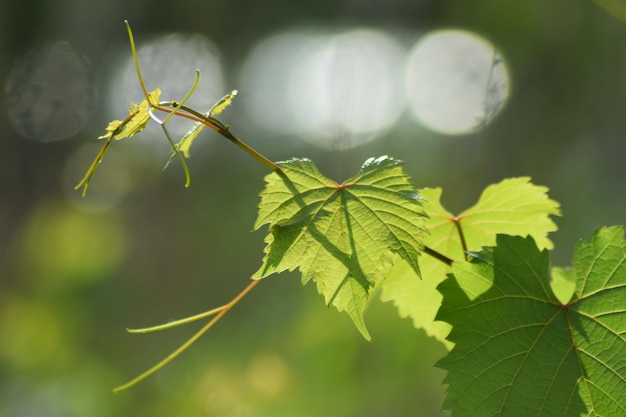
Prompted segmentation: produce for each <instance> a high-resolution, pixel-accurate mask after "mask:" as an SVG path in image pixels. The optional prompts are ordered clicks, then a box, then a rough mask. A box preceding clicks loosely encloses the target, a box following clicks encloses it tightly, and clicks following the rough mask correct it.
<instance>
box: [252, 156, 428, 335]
mask: <svg viewBox="0 0 626 417" xmlns="http://www.w3.org/2000/svg"><path fill="white" fill-rule="evenodd" d="M401 164H402V163H401V162H400V161H398V160H396V159H392V158H389V157H380V158H376V159H374V158H371V159H368V160H367V161H366V162H365V163H364V164H363V166H362V167H361V170H360V171H359V173H358V174H357V175H356V176H355V177H353V178H351V179H350V180H348V181H346V182H344V183H342V184H337V183H335V182H334V181H332V180H330V179H328V178H326V177H324V176H323V175H322V174H321V173H320V172H319V171H318V170H317V168H316V167H315V165H314V164H313V163H312V162H311V161H310V160H308V159H294V160H291V161H287V162H281V163H278V165H279V166H280V168H281V171H278V172H274V173H272V174H269V175H268V176H266V178H265V180H266V182H267V185H266V188H265V190H264V191H263V192H262V193H261V203H260V205H259V215H258V218H257V221H256V224H255V230H256V229H259V228H260V227H262V226H263V225H265V224H269V225H270V233H269V234H268V235H267V237H266V239H265V242H266V243H267V246H266V248H265V253H266V255H265V257H264V260H263V265H262V266H261V268H260V269H259V270H258V271H257V272H256V273H255V274H254V276H253V278H254V279H260V278H264V277H266V276H268V275H270V274H273V273H278V272H282V271H285V270H294V269H296V268H298V269H299V270H300V272H301V273H302V283H303V285H304V284H306V283H307V282H308V281H309V280H310V279H313V281H314V282H315V283H316V284H317V289H318V292H319V293H320V294H322V295H323V296H324V298H325V301H326V304H327V305H332V306H335V307H336V308H337V310H339V311H346V312H347V314H348V315H349V316H350V318H351V319H352V321H353V322H354V324H355V326H356V327H357V329H358V330H359V331H360V332H361V334H362V335H363V336H364V337H365V338H366V339H368V340H370V339H371V337H370V335H369V332H368V331H367V328H366V326H365V323H364V320H363V311H364V309H365V307H366V305H367V302H368V301H369V298H370V296H371V293H372V290H373V289H374V288H375V287H376V285H377V284H378V283H379V282H381V281H382V280H383V278H384V277H385V275H386V274H385V273H386V271H387V270H388V269H389V267H390V266H391V264H390V260H391V257H390V254H391V253H397V254H398V256H399V257H400V258H401V259H403V260H404V261H406V263H407V264H408V265H410V267H411V269H412V270H413V272H414V273H415V274H419V266H418V256H419V254H420V251H421V247H422V243H421V242H422V237H423V235H424V234H425V233H426V230H425V229H424V227H423V223H424V218H425V214H424V211H423V209H422V204H421V200H420V198H419V196H418V194H417V193H416V192H415V190H414V188H413V187H412V186H411V184H410V183H409V181H408V177H407V176H406V174H405V173H404V172H403V171H402V168H401Z"/></svg>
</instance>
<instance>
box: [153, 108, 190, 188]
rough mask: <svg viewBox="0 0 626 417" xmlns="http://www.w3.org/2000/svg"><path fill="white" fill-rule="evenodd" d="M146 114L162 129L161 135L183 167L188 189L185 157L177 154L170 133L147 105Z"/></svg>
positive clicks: (188, 181)
mask: <svg viewBox="0 0 626 417" xmlns="http://www.w3.org/2000/svg"><path fill="white" fill-rule="evenodd" d="M174 113H175V112H174ZM174 113H172V114H174ZM148 114H149V115H150V118H151V119H152V120H154V121H155V122H157V123H158V124H160V125H161V129H163V133H165V137H166V138H167V140H168V142H169V143H170V146H171V147H172V149H173V151H174V152H175V153H176V156H177V157H178V160H179V161H180V164H181V165H182V166H183V171H185V187H189V185H190V184H191V175H190V174H189V168H188V167H187V162H185V157H184V156H183V155H182V154H181V153H180V152H179V150H178V148H177V147H176V144H175V143H174V141H173V140H172V137H171V136H170V132H169V131H168V130H167V128H166V127H165V123H164V122H163V121H161V119H159V118H158V117H157V116H156V115H155V114H154V112H153V111H152V105H151V104H148Z"/></svg>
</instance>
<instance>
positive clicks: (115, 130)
mask: <svg viewBox="0 0 626 417" xmlns="http://www.w3.org/2000/svg"><path fill="white" fill-rule="evenodd" d="M148 97H149V98H150V101H148V99H146V100H143V101H142V102H141V103H139V104H135V103H131V105H130V109H129V111H128V117H127V118H126V119H125V120H123V121H122V120H113V121H112V122H110V123H109V125H108V126H107V127H106V133H105V134H104V135H102V136H100V137H99V138H98V139H108V138H112V137H114V138H115V139H117V140H119V139H125V138H129V137H131V136H134V135H136V134H137V133H139V132H141V131H142V130H143V129H144V128H145V127H146V125H147V124H148V121H150V114H149V111H148V110H149V107H150V105H151V104H157V103H158V102H159V98H160V97H161V90H160V89H158V88H157V89H155V90H154V91H153V92H151V93H150V94H148Z"/></svg>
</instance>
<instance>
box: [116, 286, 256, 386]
mask: <svg viewBox="0 0 626 417" xmlns="http://www.w3.org/2000/svg"><path fill="white" fill-rule="evenodd" d="M259 282H261V281H259V280H254V281H252V282H251V283H250V285H248V286H247V287H246V288H245V289H244V290H243V291H242V292H240V293H239V295H237V296H236V297H235V298H233V299H232V301H231V302H230V303H228V304H226V305H225V306H223V307H220V308H221V310H220V311H219V313H217V315H216V316H215V317H213V319H212V320H211V321H209V322H208V323H207V324H206V325H205V326H204V327H203V328H202V329H200V330H199V331H198V332H196V334H194V335H193V336H191V337H190V338H189V339H188V340H187V341H186V342H185V343H183V344H182V345H181V346H180V347H179V348H178V349H176V350H175V351H174V352H172V353H170V354H169V355H168V356H167V357H166V358H165V359H163V360H162V361H160V362H159V363H157V364H156V365H154V366H153V367H152V368H150V369H148V370H147V371H146V372H144V373H143V374H141V375H139V376H138V377H136V378H134V379H133V380H131V381H129V382H127V383H126V384H124V385H120V386H119V387H117V388H114V389H113V392H114V393H115V394H118V393H120V392H121V391H124V390H126V389H128V388H130V387H132V386H134V385H136V384H138V383H139V382H141V381H143V380H144V379H146V378H147V377H149V376H150V375H152V374H153V373H155V372H157V371H158V370H159V369H161V368H163V367H164V366H165V365H167V364H168V363H169V362H171V361H172V360H174V359H175V358H176V357H177V356H178V355H180V354H181V353H182V352H184V351H185V349H187V348H188V347H189V346H191V345H192V344H193V343H194V342H195V341H196V340H198V339H199V338H200V337H201V336H202V335H203V334H205V333H206V332H207V331H208V330H209V329H210V328H211V327H213V326H214V325H215V323H217V322H218V321H219V320H220V319H221V318H222V317H224V315H225V314H226V313H227V312H228V311H229V310H230V309H231V308H233V307H234V306H235V305H236V304H237V303H238V302H239V301H241V299H242V298H243V297H245V296H246V295H247V294H248V293H249V292H250V291H251V290H252V289H253V288H254V287H255V286H256V285H257V284H258V283H259Z"/></svg>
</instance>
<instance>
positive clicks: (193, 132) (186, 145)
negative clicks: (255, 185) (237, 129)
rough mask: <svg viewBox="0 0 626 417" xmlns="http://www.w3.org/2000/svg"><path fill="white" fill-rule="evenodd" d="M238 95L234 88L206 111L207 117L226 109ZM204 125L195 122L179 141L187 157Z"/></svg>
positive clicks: (180, 149)
mask: <svg viewBox="0 0 626 417" xmlns="http://www.w3.org/2000/svg"><path fill="white" fill-rule="evenodd" d="M236 95H237V90H233V91H231V92H230V93H228V94H226V95H225V96H224V97H222V98H221V99H219V100H218V101H217V103H215V104H214V105H213V107H211V109H210V110H209V111H208V112H206V113H205V117H212V116H217V115H218V114H221V113H222V112H223V111H224V109H226V107H228V106H230V104H231V103H232V102H233V100H234V99H235V96H236ZM204 126H205V125H204V123H200V122H196V123H194V124H193V125H192V126H191V128H190V129H189V130H188V131H187V133H185V136H183V138H182V139H181V140H180V142H178V144H177V145H176V146H177V148H178V150H179V151H181V152H182V153H183V155H185V158H189V149H190V148H191V145H192V144H193V141H194V140H196V137H198V134H199V133H200V132H202V129H204ZM173 156H174V155H172V157H173ZM170 159H171V158H170Z"/></svg>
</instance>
